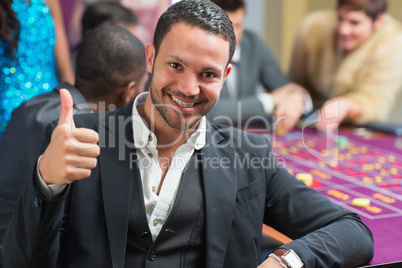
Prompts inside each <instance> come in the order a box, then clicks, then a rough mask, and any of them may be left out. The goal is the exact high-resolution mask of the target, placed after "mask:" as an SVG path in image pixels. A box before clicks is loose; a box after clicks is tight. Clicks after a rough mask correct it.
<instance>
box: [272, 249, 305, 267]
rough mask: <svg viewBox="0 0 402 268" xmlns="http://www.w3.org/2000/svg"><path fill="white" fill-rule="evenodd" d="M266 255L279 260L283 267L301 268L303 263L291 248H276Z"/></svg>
mask: <svg viewBox="0 0 402 268" xmlns="http://www.w3.org/2000/svg"><path fill="white" fill-rule="evenodd" d="M268 257H272V258H274V259H276V260H277V261H279V263H280V264H281V265H282V266H283V267H285V268H302V267H304V263H303V262H302V260H301V259H300V258H299V256H298V255H297V254H296V252H294V251H293V250H291V249H289V250H288V249H284V248H278V249H276V250H275V251H273V252H272V253H271V254H269V255H268Z"/></svg>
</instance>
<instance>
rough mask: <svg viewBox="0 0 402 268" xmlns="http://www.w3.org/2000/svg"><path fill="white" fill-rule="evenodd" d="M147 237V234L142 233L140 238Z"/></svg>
mask: <svg viewBox="0 0 402 268" xmlns="http://www.w3.org/2000/svg"><path fill="white" fill-rule="evenodd" d="M148 235H149V233H148V232H143V233H142V234H141V237H142V238H144V237H147V236H148Z"/></svg>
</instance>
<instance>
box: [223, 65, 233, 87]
mask: <svg viewBox="0 0 402 268" xmlns="http://www.w3.org/2000/svg"><path fill="white" fill-rule="evenodd" d="M231 71H232V64H231V63H229V64H228V66H227V67H226V69H225V73H224V74H223V83H224V82H225V80H226V77H228V75H229V74H230V72H231ZM223 83H222V84H223Z"/></svg>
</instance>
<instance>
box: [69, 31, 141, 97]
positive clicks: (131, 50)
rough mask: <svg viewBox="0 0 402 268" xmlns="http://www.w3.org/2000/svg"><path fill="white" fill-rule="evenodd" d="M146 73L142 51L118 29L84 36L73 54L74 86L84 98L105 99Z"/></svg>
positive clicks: (136, 41)
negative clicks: (91, 96) (82, 93)
mask: <svg viewBox="0 0 402 268" xmlns="http://www.w3.org/2000/svg"><path fill="white" fill-rule="evenodd" d="M145 72H146V64H145V48H144V45H143V44H142V43H141V41H140V40H138V38H137V37H135V36H134V35H132V34H131V33H130V32H129V31H127V30H125V29H124V28H122V27H120V26H115V25H102V26H99V27H98V28H96V29H94V30H92V31H91V32H89V33H88V34H87V35H85V36H84V39H83V42H82V44H81V45H80V47H79V50H78V54H77V67H76V71H75V75H76V86H77V87H78V88H79V89H80V90H82V91H84V90H85V91H86V93H87V94H97V96H98V97H99V96H102V95H104V96H106V95H108V94H110V93H112V91H113V90H115V89H116V88H119V87H124V86H127V85H128V84H129V83H130V82H131V81H135V82H139V81H140V79H141V78H142V77H143V76H144V74H145Z"/></svg>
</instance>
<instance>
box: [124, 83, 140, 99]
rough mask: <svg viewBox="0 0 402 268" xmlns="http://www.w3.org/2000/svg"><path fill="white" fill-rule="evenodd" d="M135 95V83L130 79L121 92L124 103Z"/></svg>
mask: <svg viewBox="0 0 402 268" xmlns="http://www.w3.org/2000/svg"><path fill="white" fill-rule="evenodd" d="M137 95H138V93H137V87H136V84H135V82H134V81H131V82H130V83H128V85H127V86H126V88H125V89H124V91H123V94H122V98H123V101H124V104H127V103H129V102H130V101H132V100H133V99H134V98H135V96H137Z"/></svg>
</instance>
